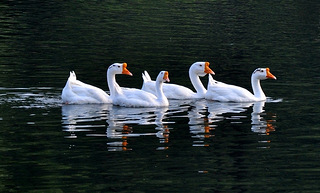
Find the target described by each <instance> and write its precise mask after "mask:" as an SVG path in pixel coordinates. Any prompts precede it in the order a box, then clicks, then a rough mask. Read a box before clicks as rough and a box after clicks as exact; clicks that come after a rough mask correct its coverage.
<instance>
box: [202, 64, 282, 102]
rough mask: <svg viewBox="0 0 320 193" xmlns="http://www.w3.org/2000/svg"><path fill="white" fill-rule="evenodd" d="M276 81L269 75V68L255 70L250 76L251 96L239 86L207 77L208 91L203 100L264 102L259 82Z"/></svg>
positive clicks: (264, 96)
mask: <svg viewBox="0 0 320 193" xmlns="http://www.w3.org/2000/svg"><path fill="white" fill-rule="evenodd" d="M268 78H269V79H275V80H276V79H277V78H276V77H275V76H274V75H273V74H271V72H270V69H269V68H257V69H256V70H255V71H253V73H252V75H251V85H252V89H253V94H252V93H251V92H249V91H248V90H247V89H244V88H241V87H239V86H234V85H230V84H225V83H223V82H218V81H215V80H214V79H213V78H212V76H209V82H208V90H207V93H206V96H205V98H206V99H209V100H216V101H221V102H255V101H265V100H266V95H265V94H264V92H263V90H262V89H261V86H260V80H265V79H268Z"/></svg>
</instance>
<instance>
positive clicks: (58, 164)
mask: <svg viewBox="0 0 320 193" xmlns="http://www.w3.org/2000/svg"><path fill="white" fill-rule="evenodd" d="M319 13H320V2H319V1H315V0H314V1H296V0H289V1H266V2H257V1H248V2H238V1H224V0H222V1H191V0H185V1H121V2H118V1H103V0H97V1H76V2H74V1H73V2H71V1H70V2H68V1H37V0H34V1H32V0H30V1H1V3H0V74H1V75H0V109H1V111H0V132H1V134H0V155H1V160H0V192H319V191H320V184H319V181H320V121H319V117H320V95H319V91H320V86H319V82H320V73H319V71H320V65H319V61H320V14H319ZM196 61H208V62H210V68H211V69H212V70H213V71H214V72H215V73H216V75H215V76H214V78H215V79H216V80H219V81H223V82H225V83H228V84H234V85H238V86H241V87H244V88H247V89H248V90H250V91H251V83H250V76H251V73H252V72H253V71H254V70H255V69H256V68H258V67H269V68H270V71H271V72H272V74H274V75H275V76H276V77H277V80H265V81H263V82H262V83H261V84H262V88H263V90H264V92H265V94H266V95H267V97H268V99H267V101H265V102H255V103H220V102H215V101H208V100H205V99H201V100H170V101H169V102H170V106H169V107H166V108H124V107H118V106H112V105H110V104H100V105H64V104H62V101H61V91H62V89H63V87H64V85H65V83H66V81H67V78H68V76H69V71H70V70H74V71H75V72H76V74H77V78H78V79H79V80H81V81H83V82H86V83H88V84H92V85H95V86H98V87H100V88H102V89H103V90H105V91H107V92H108V90H109V88H108V86H107V83H106V70H107V68H108V66H109V65H110V64H112V63H115V62H126V63H128V70H130V71H131V72H132V73H133V76H132V77H130V76H122V75H119V76H117V82H118V83H119V85H121V86H124V87H134V88H141V86H142V78H141V73H142V72H143V71H144V70H147V71H148V72H149V74H150V75H151V77H152V78H153V79H155V77H156V75H157V74H158V73H159V71H161V70H168V71H169V76H170V80H171V83H176V84H180V85H184V86H187V87H189V88H192V89H193V87H192V85H191V82H190V80H189V77H188V69H189V67H190V65H191V64H192V63H194V62H196ZM201 80H202V82H203V84H204V85H205V87H206V86H207V82H208V76H205V77H203V78H201Z"/></svg>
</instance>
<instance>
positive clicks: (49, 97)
mask: <svg viewBox="0 0 320 193" xmlns="http://www.w3.org/2000/svg"><path fill="white" fill-rule="evenodd" d="M0 96H1V98H0V104H4V103H5V104H11V105H12V108H23V109H30V108H54V107H59V106H60V105H61V100H60V93H59V94H58V93H57V92H56V90H55V89H54V88H52V87H30V88H4V87H0Z"/></svg>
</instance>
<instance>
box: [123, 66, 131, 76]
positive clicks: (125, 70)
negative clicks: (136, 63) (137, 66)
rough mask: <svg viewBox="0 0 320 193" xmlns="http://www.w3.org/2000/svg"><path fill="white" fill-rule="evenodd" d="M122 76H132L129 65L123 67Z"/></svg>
mask: <svg viewBox="0 0 320 193" xmlns="http://www.w3.org/2000/svg"><path fill="white" fill-rule="evenodd" d="M122 74H126V75H130V76H132V73H131V72H130V71H129V70H128V69H127V63H123V65H122Z"/></svg>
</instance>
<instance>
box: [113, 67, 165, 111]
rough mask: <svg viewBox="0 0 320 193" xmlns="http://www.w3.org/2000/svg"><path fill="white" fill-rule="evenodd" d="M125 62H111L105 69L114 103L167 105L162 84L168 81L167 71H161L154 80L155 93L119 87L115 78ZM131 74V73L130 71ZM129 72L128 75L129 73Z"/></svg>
mask: <svg viewBox="0 0 320 193" xmlns="http://www.w3.org/2000/svg"><path fill="white" fill-rule="evenodd" d="M126 66H127V64H126V63H123V64H112V65H111V66H110V67H109V68H108V71H107V81H108V86H109V89H110V97H111V98H112V102H113V104H114V105H119V106H124V107H161V106H169V101H168V99H167V97H166V96H165V95H164V94H163V90H162V85H163V82H165V81H167V82H169V81H170V80H169V77H168V76H169V73H168V72H167V71H161V72H160V73H159V75H158V77H157V80H156V95H154V94H151V93H149V92H146V91H143V90H139V89H131V88H121V87H120V86H119V85H118V84H117V82H116V79H115V76H116V74H124V73H123V71H124V70H126V71H127V73H126V74H129V73H130V72H129V71H128V70H127V69H126ZM130 74H131V73H130ZM130 74H129V75H130Z"/></svg>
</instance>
